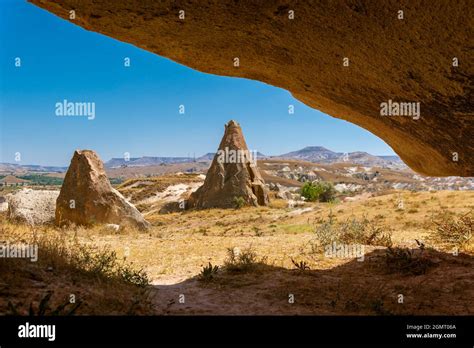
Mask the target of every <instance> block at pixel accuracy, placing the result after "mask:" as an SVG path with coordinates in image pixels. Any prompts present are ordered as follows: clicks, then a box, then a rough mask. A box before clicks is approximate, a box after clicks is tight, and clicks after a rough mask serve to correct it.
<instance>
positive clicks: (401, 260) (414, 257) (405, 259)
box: [385, 241, 434, 275]
mask: <svg viewBox="0 0 474 348" xmlns="http://www.w3.org/2000/svg"><path fill="white" fill-rule="evenodd" d="M417 244H418V246H419V248H418V249H414V250H411V249H408V248H399V247H395V248H391V247H389V248H387V250H386V253H385V266H386V269H387V270H388V272H389V273H402V274H406V275H407V274H408V275H421V274H425V273H426V271H427V270H428V269H429V268H431V267H432V266H433V265H434V262H433V261H432V260H431V259H430V258H429V256H428V255H427V254H426V253H425V246H424V244H422V243H420V242H418V241H417Z"/></svg>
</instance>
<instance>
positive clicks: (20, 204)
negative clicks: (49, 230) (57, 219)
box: [7, 189, 59, 226]
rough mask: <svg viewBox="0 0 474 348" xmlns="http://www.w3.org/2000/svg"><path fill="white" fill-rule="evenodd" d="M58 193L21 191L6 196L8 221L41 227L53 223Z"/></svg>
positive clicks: (50, 191) (52, 191)
mask: <svg viewBox="0 0 474 348" xmlns="http://www.w3.org/2000/svg"><path fill="white" fill-rule="evenodd" d="M58 195H59V191H55V190H32V189H22V190H20V191H17V192H15V193H12V194H9V195H8V196H7V201H8V208H7V209H8V210H7V217H8V219H9V220H12V221H17V222H23V223H27V224H29V225H32V226H35V225H41V224H48V223H53V222H54V212H55V209H56V199H57V198H58Z"/></svg>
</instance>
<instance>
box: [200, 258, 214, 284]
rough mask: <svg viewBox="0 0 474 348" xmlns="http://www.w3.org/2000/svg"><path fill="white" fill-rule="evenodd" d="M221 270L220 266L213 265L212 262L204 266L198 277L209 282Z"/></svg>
mask: <svg viewBox="0 0 474 348" xmlns="http://www.w3.org/2000/svg"><path fill="white" fill-rule="evenodd" d="M218 271H219V266H213V265H212V264H211V263H210V262H209V264H208V265H207V266H204V267H203V268H202V270H201V273H199V276H198V279H199V280H201V281H205V282H209V281H211V280H212V279H214V276H215V275H216V274H217V272H218Z"/></svg>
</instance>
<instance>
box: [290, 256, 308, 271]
mask: <svg viewBox="0 0 474 348" xmlns="http://www.w3.org/2000/svg"><path fill="white" fill-rule="evenodd" d="M291 263H293V265H294V266H295V267H296V269H298V270H300V271H306V270H309V269H311V268H310V267H309V265H308V264H307V263H306V261H299V262H298V261H295V260H294V259H293V258H291Z"/></svg>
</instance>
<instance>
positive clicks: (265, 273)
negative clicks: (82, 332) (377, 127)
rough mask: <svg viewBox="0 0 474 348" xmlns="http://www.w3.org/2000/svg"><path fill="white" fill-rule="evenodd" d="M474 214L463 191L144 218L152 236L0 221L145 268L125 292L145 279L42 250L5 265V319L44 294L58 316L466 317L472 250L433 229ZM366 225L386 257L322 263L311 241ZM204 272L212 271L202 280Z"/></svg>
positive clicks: (19, 234)
mask: <svg viewBox="0 0 474 348" xmlns="http://www.w3.org/2000/svg"><path fill="white" fill-rule="evenodd" d="M400 201H403V208H400ZM473 208H474V192H470V191H464V192H459V191H441V192H416V193H415V192H409V191H400V192H394V193H390V194H385V195H380V196H375V197H362V198H361V199H359V200H354V201H351V202H344V203H305V205H304V206H301V207H295V208H288V207H286V203H285V201H284V200H273V202H272V204H271V206H270V207H259V208H242V209H235V210H234V209H230V210H222V209H212V210H205V211H188V212H180V213H169V214H155V215H151V216H147V219H148V220H149V221H150V222H151V223H152V224H153V228H152V229H151V230H150V231H149V232H147V233H142V232H138V231H134V230H124V231H119V232H114V231H111V230H108V229H107V228H104V227H96V228H91V229H86V228H82V227H74V228H70V229H67V230H66V229H65V230H59V229H55V228H52V227H39V228H35V229H32V228H30V227H27V226H24V225H15V224H12V223H10V222H7V221H5V220H4V219H2V222H1V225H0V229H1V230H0V233H1V234H0V236H1V239H2V240H4V241H5V240H7V241H10V242H11V243H13V242H15V241H17V242H18V241H21V240H24V241H31V238H32V236H33V235H34V236H35V238H37V239H38V238H39V239H41V238H43V239H44V240H43V241H42V242H41V243H43V244H40V247H41V245H45V244H44V243H47V242H48V241H50V240H53V239H54V238H56V239H55V240H56V242H57V240H60V241H61V242H60V243H63V244H62V245H67V243H70V241H75V243H76V247H75V248H76V249H74V250H76V251H78V252H80V250H81V247H82V246H89V247H91V248H97V250H101V249H103V248H108V249H109V250H111V251H113V252H114V255H115V257H116V261H117V263H121V262H123V260H125V262H126V263H130V262H131V263H132V265H133V267H135V268H142V269H143V270H144V271H145V272H146V273H147V275H148V278H149V281H150V284H151V285H148V286H136V285H131V284H129V283H130V280H132V281H131V282H132V283H133V282H135V283H137V282H138V283H139V280H140V275H137V274H135V273H133V271H130V270H128V269H127V270H125V271H120V272H118V273H117V272H115V273H113V276H105V277H104V276H103V275H102V274H97V273H100V272H96V273H94V272H93V270H92V271H91V267H90V265H89V264H88V265H89V266H88V267H89V269H88V271H87V272H78V270H77V268H78V267H81V265H83V264H84V263H81V262H82V261H81V262H76V263H74V264H71V262H69V260H68V256H67V255H68V254H67V252H64V254H63V255H53V254H52V251H51V250H50V251H48V253H49V254H48V255H47V256H44V257H43V258H41V248H40V259H39V261H38V262H37V263H31V262H29V261H25V260H6V259H5V260H0V269H1V272H2V274H3V275H4V277H3V278H2V280H1V281H0V313H11V311H12V309H11V308H12V306H11V305H8V302H10V303H12V304H13V307H14V308H16V309H17V310H18V311H19V312H20V313H24V314H26V311H27V310H28V307H29V305H30V303H33V307H35V308H36V307H37V306H39V302H40V301H41V299H42V298H44V294H46V293H48V291H51V292H53V293H54V295H53V296H52V297H51V306H52V307H54V308H55V307H56V306H58V305H59V304H61V303H62V302H64V300H65V299H67V298H68V297H69V296H70V294H75V296H76V297H77V298H78V299H82V301H83V304H82V306H80V307H79V308H78V309H77V311H76V314H137V315H140V314H158V315H163V314H164V315H173V314H180V315H182V314H185V315H187V314H189V315H196V314H198V315H206V314H230V315H232V314H244V315H253V314H257V315H265V314H278V315H309V314H312V315H313V314H315V315H328V314H329V315H332V314H334V315H342V314H346V315H367V314H368V315H390V314H406V315H410V314H420V315H425V314H426V315H428V314H455V315H465V314H473V312H474V247H473V241H472V238H471V240H470V242H468V243H464V244H463V245H462V246H460V247H457V246H453V245H451V244H449V243H444V242H442V241H439V240H435V239H433V230H435V229H436V226H437V225H436V223H435V222H436V221H443V220H449V218H450V217H453V218H458V217H460V216H463V215H465V214H469V213H472V211H473ZM364 219H365V221H368V222H369V223H368V226H369V227H370V228H373V229H374V230H377V229H379V230H380V231H382V233H383V234H384V235H385V234H387V235H388V234H389V235H391V243H392V248H390V249H388V248H387V245H386V244H387V243H385V242H383V243H382V242H381V243H374V242H370V243H369V242H368V244H366V245H363V248H364V257H363V261H359V260H358V259H357V258H355V257H351V258H340V257H327V255H326V256H325V254H324V249H321V241H320V238H321V237H324V234H321V232H320V233H319V234H317V233H315V231H316V230H318V231H323V230H324V229H322V227H324V226H327V224H328V222H329V221H332V223H334V224H335V225H334V226H343V227H344V226H346V227H347V226H350V228H353V227H354V226H356V225H357V224H356V225H354V224H352V223H351V221H352V222H354V221H355V222H357V223H358V222H360V221H364ZM336 224H340V225H336ZM331 226H333V225H331ZM357 226H358V225H357ZM333 228H334V227H333ZM471 228H472V226H471ZM357 231H358V230H356V229H355V230H354V233H358V232H357ZM330 232H331V231H330ZM48 236H54V238H53V237H48ZM58 236H59V237H58ZM58 238H59V239H58ZM56 242H55V243H56ZM349 242H350V240H349ZM346 243H347V242H346ZM50 244H51V245H52V244H54V243H52V242H50ZM378 244H379V245H378ZM389 251H391V253H390V252H389ZM100 262H105V263H106V262H107V261H104V260H99V262H98V263H100ZM209 263H210V264H211V265H212V268H213V267H214V266H218V269H217V270H215V271H214V272H213V271H209V272H208V273H205V274H204V275H203V274H202V273H201V272H202V271H203V268H204V267H206V266H209ZM117 274H118V276H117ZM134 276H135V278H133V277H134ZM137 278H138V281H136V279H137Z"/></svg>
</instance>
